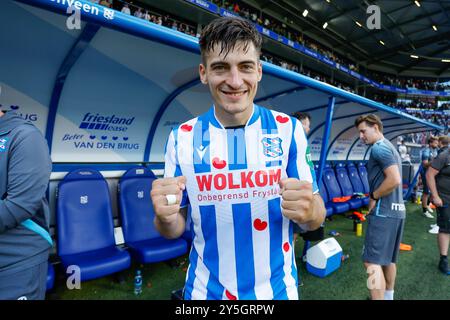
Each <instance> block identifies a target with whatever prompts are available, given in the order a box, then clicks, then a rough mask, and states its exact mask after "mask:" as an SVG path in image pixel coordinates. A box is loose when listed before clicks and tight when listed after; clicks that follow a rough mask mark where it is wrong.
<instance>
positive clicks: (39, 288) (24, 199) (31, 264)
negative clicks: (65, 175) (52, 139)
mask: <svg viewBox="0 0 450 320" xmlns="http://www.w3.org/2000/svg"><path fill="white" fill-rule="evenodd" d="M50 173H51V159H50V156H49V150H48V145H47V142H46V141H45V139H44V137H43V136H42V134H41V133H40V131H39V130H38V129H37V128H36V127H34V126H33V125H32V124H31V123H28V122H26V121H25V120H23V119H22V118H21V117H20V116H18V115H17V114H16V113H14V112H11V111H8V112H6V113H5V112H2V111H0V197H1V198H0V300H5V299H20V300H30V299H44V298H45V287H46V278H47V261H48V255H49V249H50V248H51V245H52V239H51V237H50V235H49V232H48V231H49V208H48V203H47V200H46V198H45V191H46V189H47V185H48V182H49V178H50Z"/></svg>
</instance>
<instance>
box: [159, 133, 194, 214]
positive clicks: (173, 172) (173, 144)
mask: <svg viewBox="0 0 450 320" xmlns="http://www.w3.org/2000/svg"><path fill="white" fill-rule="evenodd" d="M176 136H177V130H172V131H171V132H170V135H169V138H168V139H167V143H166V148H165V154H164V178H173V177H179V176H182V175H183V173H182V171H181V166H180V163H179V161H178V154H177V138H176ZM188 204H189V198H188V195H187V190H186V189H185V190H184V191H183V198H182V199H181V204H180V207H181V208H184V207H186V206H187V205H188Z"/></svg>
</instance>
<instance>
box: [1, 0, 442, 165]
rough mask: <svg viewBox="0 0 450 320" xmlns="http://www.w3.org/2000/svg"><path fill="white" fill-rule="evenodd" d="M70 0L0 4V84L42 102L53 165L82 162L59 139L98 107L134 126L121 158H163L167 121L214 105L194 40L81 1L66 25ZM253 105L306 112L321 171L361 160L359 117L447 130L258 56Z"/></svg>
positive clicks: (392, 134) (407, 129) (400, 129)
mask: <svg viewBox="0 0 450 320" xmlns="http://www.w3.org/2000/svg"><path fill="white" fill-rule="evenodd" d="M68 3H69V2H68V1H67V0H65V1H64V0H20V1H12V0H8V1H2V2H1V4H0V21H1V22H0V24H1V28H0V35H1V38H2V39H4V40H3V41H4V43H7V44H8V45H7V47H5V48H4V49H2V51H1V53H0V54H1V56H2V57H1V59H0V69H1V70H2V73H1V79H0V80H1V82H2V86H4V87H5V88H6V89H8V88H9V89H11V90H12V89H14V92H20V94H21V95H25V96H27V98H29V99H30V101H31V100H32V101H36V103H38V105H39V106H43V107H46V108H48V110H46V111H45V112H44V113H43V114H45V116H46V120H45V121H44V120H43V121H42V129H41V130H42V131H43V132H44V134H45V136H46V138H47V140H48V142H49V145H50V147H51V152H52V158H53V161H55V162H71V161H72V162H73V161H77V160H78V161H79V162H88V161H89V157H90V155H89V154H88V153H86V154H84V156H83V154H81V155H80V152H81V151H80V150H70V149H68V148H67V146H65V145H64V144H63V143H64V142H67V140H70V139H72V140H73V139H77V137H76V136H77V135H76V134H72V135H68V134H67V133H65V132H67V131H64V130H69V129H70V128H72V129H73V131H72V133H73V132H77V130H78V131H80V128H84V129H85V130H84V131H83V130H82V131H83V132H85V133H86V135H87V136H89V134H91V139H94V138H93V137H92V132H91V133H90V131H89V130H88V129H90V128H92V123H91V124H89V123H88V120H89V119H95V118H96V119H98V118H100V117H103V115H104V114H109V115H110V116H109V119H110V122H111V121H113V120H112V119H113V118H114V119H119V120H118V121H121V122H122V123H128V124H131V123H133V125H132V126H131V125H130V126H129V128H128V129H129V130H128V132H127V134H128V136H127V139H130V140H134V141H135V142H136V145H137V146H138V147H137V148H136V150H135V151H134V152H133V153H132V155H130V156H128V155H127V156H124V157H123V158H121V159H122V161H130V162H132V161H135V162H156V163H161V162H163V161H164V157H163V153H164V146H165V142H166V140H167V137H168V135H169V132H170V130H171V128H172V127H173V126H175V125H178V124H180V123H183V122H184V121H186V120H188V119H190V118H192V117H195V116H197V115H199V114H201V113H203V112H205V111H206V110H207V109H208V108H210V106H211V103H212V102H211V97H210V94H209V91H208V89H207V88H206V87H205V86H203V85H202V84H201V83H200V80H199V76H198V64H199V61H200V56H199V47H198V40H197V38H195V37H191V36H188V35H185V34H183V33H180V32H177V31H174V30H171V29H168V28H165V27H161V26H158V25H156V24H153V23H149V22H147V21H145V20H142V19H138V18H135V17H132V16H129V15H125V14H122V13H120V12H117V11H112V10H109V9H107V8H104V7H102V6H98V5H95V4H93V3H90V2H88V1H82V0H80V1H75V2H72V3H79V4H80V8H81V19H82V22H81V24H80V28H79V29H78V28H75V29H71V28H68V25H69V23H70V21H71V20H70V19H68V17H69V16H70V17H72V15H71V14H67V13H66V12H67V6H68ZM70 17H69V18H70ZM11 90H10V91H11ZM0 98H1V96H0ZM255 102H256V103H257V104H259V105H262V106H265V107H268V108H273V109H275V110H277V111H281V112H285V113H287V114H291V113H293V112H295V111H307V112H309V113H310V114H311V115H312V126H311V129H312V130H311V133H310V135H309V141H310V144H311V151H312V156H313V160H319V159H320V164H321V168H323V165H324V164H325V160H336V161H337V160H355V161H356V160H364V159H365V158H366V157H367V154H368V152H367V151H368V148H367V146H365V145H363V144H361V143H360V141H359V138H358V132H357V131H356V129H355V128H354V126H353V123H354V119H355V117H356V116H358V115H362V114H365V113H371V112H373V113H376V114H378V115H379V116H380V118H381V119H382V120H383V123H384V134H385V137H386V138H387V139H390V140H393V139H395V138H396V137H398V136H400V135H402V134H407V133H414V132H427V131H443V130H444V128H443V127H441V126H438V125H435V124H432V123H430V122H427V121H424V120H422V119H418V118H415V117H413V116H411V115H408V114H406V113H403V112H401V111H399V110H396V109H393V108H390V107H387V106H385V105H383V104H381V103H377V102H375V101H372V100H369V99H366V98H364V97H361V96H359V95H356V94H352V93H349V92H346V91H344V90H341V89H339V88H336V87H333V86H331V85H328V84H326V83H323V82H320V81H316V80H314V79H311V78H308V77H306V76H303V75H301V74H298V73H295V72H291V71H288V70H285V69H282V68H281V67H278V66H275V65H272V64H268V63H263V78H262V80H261V83H260V86H259V90H258V93H257V96H256V100H255ZM80 117H84V118H83V119H81V118H80ZM121 117H122V118H121ZM102 119H103V121H105V119H106V118H105V117H103V118H102ZM80 121H81V124H80ZM83 121H85V122H83ZM97 125H98V123H97ZM133 126H134V127H133ZM96 128H97V127H96ZM97 129H100V128H97ZM79 136H80V135H79ZM78 139H80V137H78ZM102 139H103V137H102ZM139 146H141V147H139ZM102 157H103V158H102ZM127 157H128V158H127ZM111 161H114V158H113V157H110V156H109V157H108V156H106V155H103V156H102V154H100V155H99V156H97V158H96V162H111ZM320 172H321V170H320Z"/></svg>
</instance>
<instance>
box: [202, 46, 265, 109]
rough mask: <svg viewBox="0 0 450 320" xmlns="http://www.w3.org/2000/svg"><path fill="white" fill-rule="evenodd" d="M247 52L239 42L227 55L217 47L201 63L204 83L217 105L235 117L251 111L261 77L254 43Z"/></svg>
mask: <svg viewBox="0 0 450 320" xmlns="http://www.w3.org/2000/svg"><path fill="white" fill-rule="evenodd" d="M246 49H247V51H245V50H244V45H243V43H238V44H237V45H236V46H235V48H234V50H232V51H230V52H229V53H228V54H227V55H226V56H224V53H222V54H220V46H218V45H216V46H215V47H214V50H212V51H210V52H209V53H208V55H207V56H206V58H205V60H206V61H205V64H206V65H204V64H200V67H199V72H200V79H201V81H202V83H204V84H207V85H208V86H209V90H210V91H211V94H212V97H213V100H214V104H215V106H216V107H217V108H220V109H222V110H223V111H224V112H225V113H228V114H231V115H236V114H238V113H243V112H245V111H247V110H251V106H252V105H253V99H254V98H255V95H256V91H257V89H258V82H259V81H260V80H261V77H262V67H261V63H260V61H259V56H258V52H257V51H256V49H255V46H254V45H253V43H249V44H248V45H247V48H246Z"/></svg>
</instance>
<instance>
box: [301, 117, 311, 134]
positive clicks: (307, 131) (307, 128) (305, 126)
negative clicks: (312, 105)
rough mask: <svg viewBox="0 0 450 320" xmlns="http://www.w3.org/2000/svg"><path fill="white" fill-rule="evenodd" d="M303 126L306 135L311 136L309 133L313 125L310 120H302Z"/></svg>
mask: <svg viewBox="0 0 450 320" xmlns="http://www.w3.org/2000/svg"><path fill="white" fill-rule="evenodd" d="M302 126H303V129H304V130H305V133H306V134H309V131H310V130H311V128H310V126H311V123H310V122H309V118H305V119H303V120H302Z"/></svg>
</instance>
